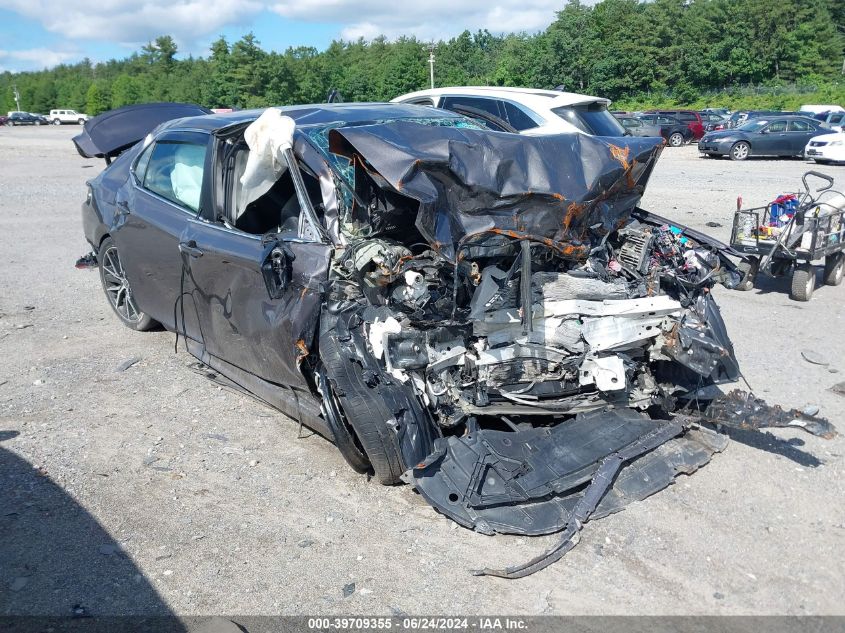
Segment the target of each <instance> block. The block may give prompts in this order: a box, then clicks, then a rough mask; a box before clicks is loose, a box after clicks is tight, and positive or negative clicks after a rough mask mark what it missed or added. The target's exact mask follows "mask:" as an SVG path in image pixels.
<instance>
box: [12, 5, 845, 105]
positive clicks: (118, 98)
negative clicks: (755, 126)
mask: <svg viewBox="0 0 845 633" xmlns="http://www.w3.org/2000/svg"><path fill="white" fill-rule="evenodd" d="M432 46H433V48H434V54H435V57H436V66H435V82H436V85H438V86H448V85H496V86H522V87H534V88H552V87H557V86H563V88H564V89H565V90H570V91H574V92H584V93H589V94H595V95H601V96H605V97H609V98H611V99H613V100H614V101H617V102H618V103H617V105H622V106H629V107H636V106H637V105H663V104H665V105H670V104H678V105H699V104H702V105H703V104H704V103H705V102H707V103H709V104H711V105H728V106H730V105H735V104H737V103H745V102H749V103H748V105H746V106H745V107H749V106H753V105H754V104H756V103H761V102H765V106H766V107H784V108H788V107H795V106H796V105H797V104H798V103H799V102H808V101H815V100H818V99H827V100H829V101H830V100H832V101H839V102H842V101H845V82H843V79H842V67H843V53H845V2H843V1H842V0H776V1H771V0H650V1H648V2H639V1H638V0H603V1H602V2H599V3H598V4H596V5H594V6H588V5H584V4H581V2H579V0H569V1H568V2H567V4H565V5H564V6H563V8H562V9H561V10H560V11H559V12H557V16H556V19H555V20H554V22H552V23H551V24H550V25H549V26H548V27H547V28H546V29H545V30H544V31H541V32H538V33H534V34H526V33H522V34H511V35H504V36H496V35H492V34H491V33H489V32H488V31H478V32H475V33H471V32H469V31H465V32H464V33H462V34H460V35H459V36H457V37H454V38H452V39H449V40H442V41H439V42H436V43H434V44H433V45H432V44H431V43H429V42H424V41H420V40H418V39H416V38H414V37H400V38H399V39H397V40H394V41H388V40H387V39H386V38H384V37H379V38H375V39H374V40H372V41H364V40H358V41H354V42H350V41H333V42H332V43H331V44H330V45H329V46H328V48H327V49H326V50H323V51H318V50H317V49H315V48H313V47H305V46H291V47H289V48H287V49H286V50H285V51H283V52H278V51H268V50H264V49H263V48H262V47H261V46H260V42H258V40H256V38H255V36H254V35H253V34H251V33H250V34H247V35H245V36H244V37H242V38H241V39H240V40H238V41H236V42H233V43H230V42H228V41H227V40H226V39H225V38H223V37H220V38H219V39H218V40H217V41H215V42H214V43H213V44H212V45H211V48H210V50H209V53H208V55H207V56H206V57H193V56H188V57H186V58H180V57H178V56H177V54H178V50H177V46H176V43H175V42H174V41H173V39H172V38H171V37H170V36H167V35H163V36H161V37H158V38H157V39H156V40H155V41H153V42H150V43H149V44H148V45H146V46H144V47H143V48H142V49H141V50H140V51H138V52H137V53H134V54H133V55H131V56H130V57H128V58H127V59H122V60H109V61H107V62H101V63H92V62H91V60H89V59H84V60H82V61H81V62H79V63H76V64H62V65H60V66H57V67H55V68H52V69H48V70H43V71H39V72H21V73H15V74H13V73H10V72H5V73H3V74H0V112H5V111H7V110H13V109H15V103H14V98H13V94H12V86H13V85H16V86H17V89H18V91H19V93H20V96H21V107H22V109H24V110H27V111H31V112H47V111H49V110H50V109H53V108H59V107H62V108H74V109H77V110H79V111H84V112H87V113H88V114H92V115H94V114H97V113H99V112H102V111H104V110H108V109H110V108H116V107H120V106H123V105H128V104H132V103H143V102H149V101H185V102H193V103H199V104H202V105H205V106H209V107H238V108H250V107H261V106H268V105H284V104H295V103H317V102H322V101H324V100H325V99H326V95H327V93H328V92H329V91H330V90H331V89H337V90H338V91H340V93H341V94H342V95H343V98H344V100H345V101H381V100H388V99H391V98H393V97H395V96H398V95H400V94H403V93H405V92H409V91H412V90H419V89H422V88H426V87H428V84H429V75H428V68H429V67H428V56H429V49H430V47H432ZM749 85H754V86H760V85H766V86H769V87H771V88H772V90H768V91H766V92H764V93H760V92H759V91H757V92H749V90H748V89H747V88H742V87H743V86H749ZM779 88H780V89H779ZM743 100H744V101H743ZM752 101H753V102H754V103H751V102H752ZM829 101H828V102H829ZM735 107H737V106H736V105H735ZM761 107H762V106H761Z"/></svg>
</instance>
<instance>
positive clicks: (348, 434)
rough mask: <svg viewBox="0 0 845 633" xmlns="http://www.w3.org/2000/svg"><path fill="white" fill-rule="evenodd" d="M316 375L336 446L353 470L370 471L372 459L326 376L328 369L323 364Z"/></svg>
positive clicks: (324, 414) (321, 407)
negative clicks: (369, 457) (368, 456)
mask: <svg viewBox="0 0 845 633" xmlns="http://www.w3.org/2000/svg"><path fill="white" fill-rule="evenodd" d="M315 377H316V380H317V388H318V389H319V391H320V395H321V396H322V401H321V402H320V409H321V410H322V412H323V417H324V418H325V419H326V422H327V423H328V425H329V428H331V430H332V434H333V435H334V444H335V446H337V449H338V450H339V451H340V454H341V455H342V456H343V459H345V460H346V463H347V464H349V465H350V466H351V467H352V470H354V471H355V472H358V473H366V472H368V471H369V470H370V468H371V467H372V464H370V460H369V459H368V458H367V454H366V453H365V452H364V447H363V446H361V442H360V441H359V440H358V437H357V435H355V431H354V430H353V429H352V427H351V426H350V425H349V421H348V420H347V419H346V416H345V415H344V413H343V409H342V407H341V406H340V401H339V400H338V398H337V394H336V393H335V390H334V389H333V388H332V385H331V383H330V382H329V379H328V378H327V377H326V371H325V369H324V368H323V367H322V366H320V367H318V368H317V371H316V376H315Z"/></svg>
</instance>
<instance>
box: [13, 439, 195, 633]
mask: <svg viewBox="0 0 845 633" xmlns="http://www.w3.org/2000/svg"><path fill="white" fill-rule="evenodd" d="M17 435H18V432H17V431H0V629H2V630H4V631H30V630H43V626H44V625H45V624H47V622H49V624H50V626H48V629H52V630H54V631H57V632H59V631H64V630H72V629H73V627H72V626H71V625H72V624H78V625H82V624H86V625H88V626H86V630H99V629H98V625H99V624H101V623H100V622H98V621H97V619H99V618H100V617H102V616H106V619H107V620H108V628H109V629H110V630H111V631H123V630H127V631H128V630H144V629H145V627H144V626H143V624H142V623H143V622H144V620H146V619H149V620H155V621H156V622H157V626H156V627H155V629H156V630H159V631H167V633H170V632H173V633H177V632H182V631H184V630H185V629H184V628H183V627H182V625H181V623H180V622H179V621H178V620H177V619H176V618H175V617H174V616H173V613H172V612H171V611H170V609H169V608H168V606H167V605H166V604H165V603H164V601H163V600H162V598H161V597H160V596H159V595H158V593H157V592H156V590H155V589H154V588H153V587H152V585H151V584H150V583H149V581H148V580H147V579H146V578H145V577H144V575H143V573H141V571H140V570H139V569H138V568H137V567H136V566H135V564H134V563H133V562H132V560H131V559H130V558H129V557H128V556H127V555H126V554H125V553H124V552H123V551H122V550H121V548H120V545H119V544H118V543H117V542H116V541H115V540H114V539H113V538H112V537H111V536H109V534H108V532H106V530H105V529H103V527H102V526H101V525H100V524H99V523H98V522H97V520H96V519H95V518H94V517H93V516H91V515H90V514H89V513H88V512H87V511H86V510H85V509H84V508H83V507H82V506H80V505H79V504H78V503H77V502H76V501H74V500H73V498H71V497H70V495H68V494H67V493H65V492H64V490H62V488H61V487H60V486H58V485H57V484H56V483H54V482H53V481H52V479H51V478H50V477H49V475H48V473H46V472H44V471H42V470H41V469H38V468H35V467H33V465H32V464H30V463H29V462H27V461H26V460H24V459H22V458H20V457H19V456H17V455H16V454H15V453H13V452H11V451H10V450H8V449H6V448H3V443H4V442H7V441H9V440H11V439H14V438H15V437H16V436H17ZM128 501H129V500H127V502H128ZM9 616H12V617H9ZM20 616H26V617H20ZM32 616H38V617H32ZM43 616H47V617H43ZM55 616H59V617H61V618H62V620H53V619H52V617H55ZM111 616H133V617H120V618H112V617H111ZM138 616H142V617H138ZM89 617H94V618H95V620H93V621H92V620H89V619H88V618H89ZM71 618H72V619H71ZM103 624H105V622H103ZM91 625H93V626H91Z"/></svg>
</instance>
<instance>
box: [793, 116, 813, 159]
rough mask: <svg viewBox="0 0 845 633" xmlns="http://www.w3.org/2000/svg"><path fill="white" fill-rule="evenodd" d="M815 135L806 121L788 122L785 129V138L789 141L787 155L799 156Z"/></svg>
mask: <svg viewBox="0 0 845 633" xmlns="http://www.w3.org/2000/svg"><path fill="white" fill-rule="evenodd" d="M816 134H817V130H816V128H814V127H813V126H812V125H810V123H808V122H807V121H802V120H801V119H796V120H795V121H790V122H789V125H788V126H787V128H786V136H787V139H788V141H789V155H790V156H796V155H798V154H801V153H802V152H803V151H804V148H805V147H806V146H807V143H808V142H809V141H810V139H811V138H812V137H814V136H815V135H816Z"/></svg>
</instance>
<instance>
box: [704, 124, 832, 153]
mask: <svg viewBox="0 0 845 633" xmlns="http://www.w3.org/2000/svg"><path fill="white" fill-rule="evenodd" d="M833 133H835V132H834V130H831V129H829V128H826V127H823V126H822V124H821V122H820V121H818V120H816V119H813V118H810V117H807V116H794V115H783V114H779V115H774V116H760V117H753V118H751V119H749V120H748V121H746V122H745V123H743V124H742V125H740V126H739V127H737V128H732V129H727V130H721V131H718V132H708V133H707V134H705V135H704V136H703V137H702V139H701V140H700V141H699V142H698V151H700V152H701V153H702V155H704V156H730V157H731V159H732V160H745V159H746V158H748V157H749V156H802V155H804V150H805V148H806V147H807V144H808V143H809V142H810V140H811V139H813V138H816V137H819V136H824V135H826V134H833Z"/></svg>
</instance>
